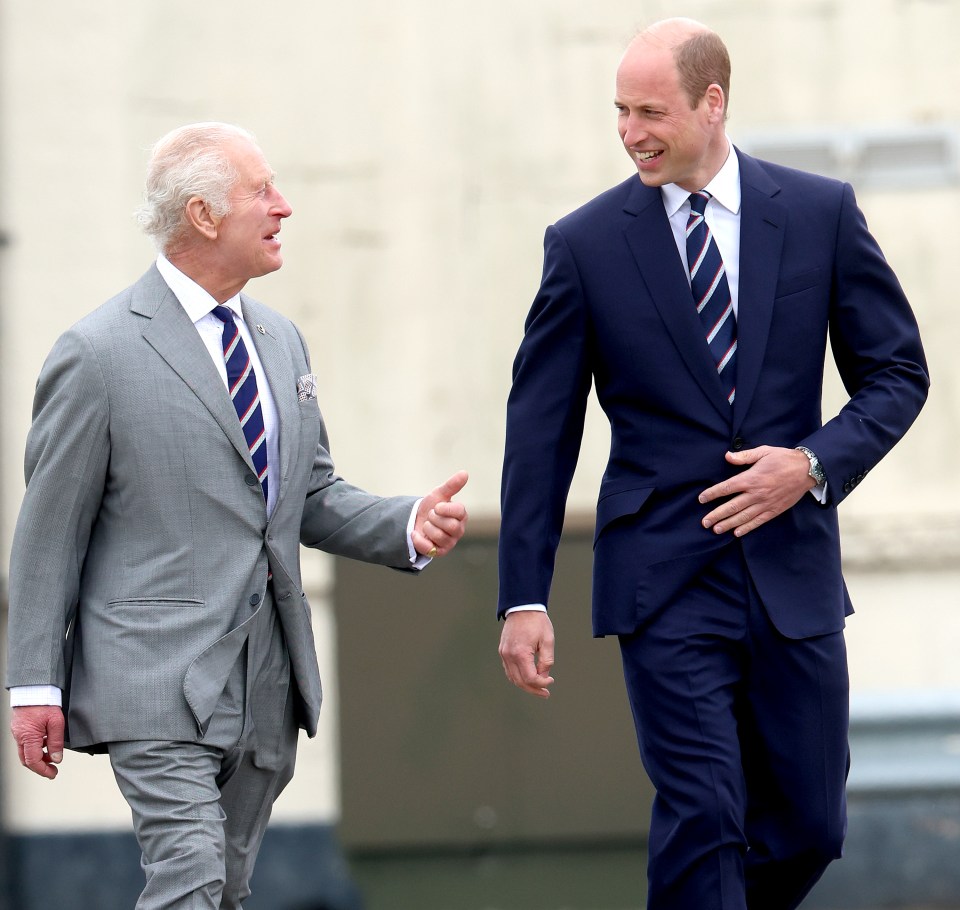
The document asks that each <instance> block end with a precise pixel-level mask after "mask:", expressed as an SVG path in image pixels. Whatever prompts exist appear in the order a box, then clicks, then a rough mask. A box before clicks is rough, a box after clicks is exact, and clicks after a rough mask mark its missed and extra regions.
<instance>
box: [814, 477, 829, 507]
mask: <svg viewBox="0 0 960 910" xmlns="http://www.w3.org/2000/svg"><path fill="white" fill-rule="evenodd" d="M810 495H811V496H812V497H813V498H814V499H815V500H816V501H817V502H819V503H820V505H822V506H823V505H826V504H827V482H826V481H824V482H823V483H818V484H817V485H816V486H815V487H813V489H811V490H810Z"/></svg>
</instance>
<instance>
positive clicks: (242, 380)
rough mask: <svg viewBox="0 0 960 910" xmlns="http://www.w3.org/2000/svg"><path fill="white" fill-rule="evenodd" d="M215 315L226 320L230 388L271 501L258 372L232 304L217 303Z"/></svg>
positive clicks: (226, 357) (265, 490)
mask: <svg viewBox="0 0 960 910" xmlns="http://www.w3.org/2000/svg"><path fill="white" fill-rule="evenodd" d="M212 312H213V315H214V316H216V317H217V319H219V320H220V321H221V322H222V323H223V359H224V360H225V361H226V364H227V389H228V391H229V392H230V398H231V399H232V400H233V406H234V408H236V411H237V417H239V418H240V426H241V427H242V428H243V435H244V437H245V439H246V440H247V446H248V447H249V448H250V457H251V458H252V459H253V466H254V467H255V468H256V470H257V477H258V478H259V480H260V486H261V487H262V488H263V501H264V502H266V501H267V434H266V431H265V430H264V427H263V409H262V408H261V407H260V392H259V391H258V390H257V374H256V373H255V372H254V371H253V364H252V363H251V362H250V354H249V353H248V352H247V346H246V345H245V344H244V343H243V338H242V337H241V336H240V330H239V329H238V328H237V324H236V322H235V321H234V319H233V313H232V312H231V311H230V309H229V308H228V307H225V306H215V307H214V308H213V310H212Z"/></svg>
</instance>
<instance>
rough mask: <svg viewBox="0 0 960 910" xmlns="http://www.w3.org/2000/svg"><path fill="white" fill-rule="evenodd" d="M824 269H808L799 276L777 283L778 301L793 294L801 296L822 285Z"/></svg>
mask: <svg viewBox="0 0 960 910" xmlns="http://www.w3.org/2000/svg"><path fill="white" fill-rule="evenodd" d="M822 274H823V269H820V268H816V269H807V270H806V271H805V272H800V273H799V274H797V275H788V276H786V277H784V278H781V279H780V281H779V282H777V291H776V294H775V295H774V296H775V297H777V299H779V298H781V297H789V296H790V295H791V294H799V293H800V292H801V291H806V290H809V289H810V288H815V287H817V285H819V284H820V281H821V276H822Z"/></svg>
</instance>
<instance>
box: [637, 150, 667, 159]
mask: <svg viewBox="0 0 960 910" xmlns="http://www.w3.org/2000/svg"><path fill="white" fill-rule="evenodd" d="M662 154H663V152H662V151H656V152H635V153H634V155H635V157H636V159H637V161H653V159H654V158H659V157H660V156H661V155H662Z"/></svg>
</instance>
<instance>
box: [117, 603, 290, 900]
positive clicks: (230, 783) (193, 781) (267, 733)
mask: <svg viewBox="0 0 960 910" xmlns="http://www.w3.org/2000/svg"><path fill="white" fill-rule="evenodd" d="M292 685H293V683H292V680H291V675H290V662H289V659H288V657H287V650H286V645H285V643H284V639H283V632H282V630H281V628H280V622H279V617H278V616H277V613H276V611H275V609H274V603H273V596H272V591H271V587H270V586H268V588H267V597H266V598H265V599H264V602H263V605H262V606H261V609H260V611H259V614H258V617H257V620H256V622H255V623H254V624H253V628H252V629H251V632H250V636H249V638H248V639H247V642H246V644H245V646H244V648H243V650H242V651H241V654H240V657H239V658H238V660H237V663H236V665H235V666H234V668H233V670H232V672H231V674H230V677H229V679H228V681H227V685H226V688H225V689H224V691H223V694H222V695H221V697H220V700H219V702H218V704H217V708H216V711H215V712H214V716H213V718H212V720H211V723H210V726H209V728H208V730H207V734H206V736H205V737H204V738H203V739H202V740H201V741H200V742H198V743H189V742H164V741H139V740H134V741H128V742H117V743H110V744H108V751H109V754H110V762H111V764H112V766H113V771H114V775H115V776H116V779H117V783H118V785H119V786H120V790H121V792H122V793H123V796H124V798H125V799H126V800H127V803H128V804H129V806H130V809H131V812H132V815H133V823H134V830H135V832H136V835H137V840H138V842H139V844H140V849H141V850H142V853H143V856H142V860H141V863H142V866H143V870H144V872H145V874H146V879H147V881H146V887H145V888H144V890H143V893H142V894H141V895H140V899H139V900H138V902H137V905H136V910H241V907H242V902H243V900H244V899H245V898H246V897H247V896H248V895H249V894H250V887H249V882H250V877H251V875H252V874H253V867H254V863H255V862H256V857H257V852H258V850H259V848H260V843H261V841H262V839H263V835H264V832H265V831H266V827H267V822H268V820H269V818H270V812H271V809H272V807H273V803H274V801H275V800H276V798H277V796H278V795H279V794H280V792H281V791H282V790H283V788H284V787H285V786H286V785H287V784H288V783H289V782H290V779H291V778H292V776H293V769H294V763H295V760H296V748H297V736H298V728H297V723H296V720H295V718H294V709H293V704H294V697H293V696H294V693H293V692H292V691H291V689H292Z"/></svg>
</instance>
